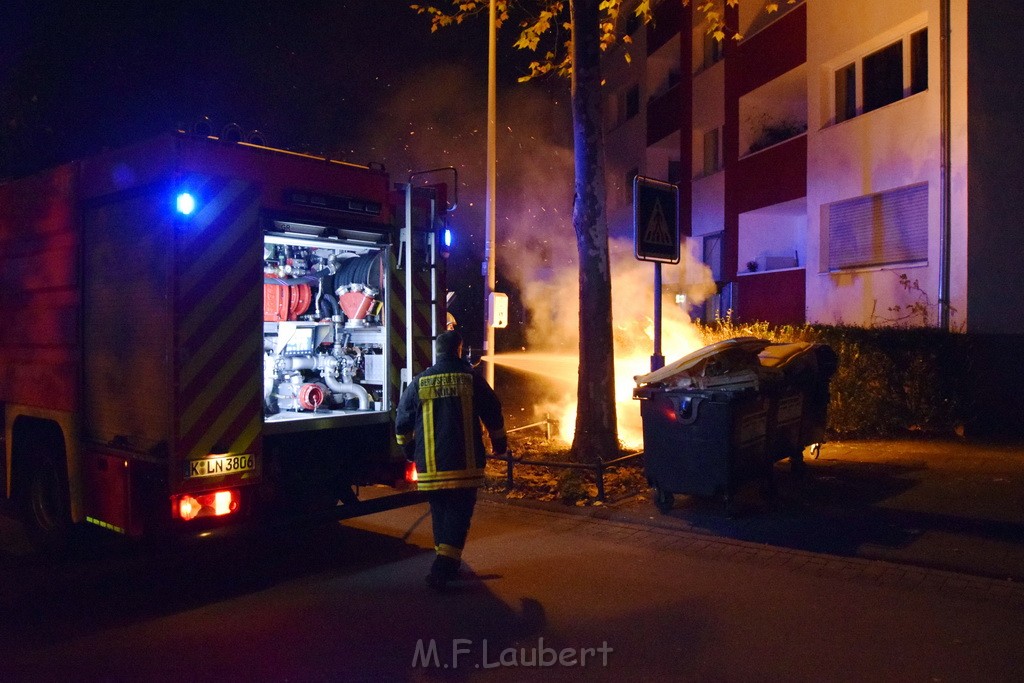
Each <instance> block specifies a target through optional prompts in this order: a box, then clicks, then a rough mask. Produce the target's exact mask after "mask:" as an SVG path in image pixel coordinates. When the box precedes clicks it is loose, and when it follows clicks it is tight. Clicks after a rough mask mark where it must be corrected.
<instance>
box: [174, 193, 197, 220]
mask: <svg viewBox="0 0 1024 683" xmlns="http://www.w3.org/2000/svg"><path fill="white" fill-rule="evenodd" d="M174 206H175V208H176V209H178V213H180V214H182V215H183V216H189V215H191V214H192V212H193V211H195V210H196V198H195V197H193V196H192V195H191V193H189V192H179V193H178V197H177V199H176V200H175V202H174Z"/></svg>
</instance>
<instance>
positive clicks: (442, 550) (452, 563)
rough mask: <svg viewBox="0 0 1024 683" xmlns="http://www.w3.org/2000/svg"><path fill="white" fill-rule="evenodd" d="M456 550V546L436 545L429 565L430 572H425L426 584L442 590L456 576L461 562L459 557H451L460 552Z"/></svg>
mask: <svg viewBox="0 0 1024 683" xmlns="http://www.w3.org/2000/svg"><path fill="white" fill-rule="evenodd" d="M458 550H459V549H458V548H454V547H451V546H446V545H444V544H442V545H440V546H438V547H437V556H436V557H435V558H434V563H433V564H432V565H430V573H429V574H427V585H428V586H430V587H431V588H433V589H434V590H437V591H442V590H444V589H445V588H447V587H448V584H449V583H450V582H451V581H454V580H455V579H456V577H458V574H459V565H461V564H462V562H461V560H460V559H459V558H457V557H452V555H455V554H461V553H459V552H458Z"/></svg>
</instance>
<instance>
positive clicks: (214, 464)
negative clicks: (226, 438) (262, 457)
mask: <svg viewBox="0 0 1024 683" xmlns="http://www.w3.org/2000/svg"><path fill="white" fill-rule="evenodd" d="M254 469H256V464H255V458H253V456H252V454H248V455H218V456H215V457H212V458H203V459H202V460H189V461H188V462H187V463H186V465H185V477H186V478H187V479H194V478H196V477H215V476H217V475H221V474H236V473H238V472H250V471H252V470H254Z"/></svg>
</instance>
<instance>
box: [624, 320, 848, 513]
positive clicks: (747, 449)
mask: <svg viewBox="0 0 1024 683" xmlns="http://www.w3.org/2000/svg"><path fill="white" fill-rule="evenodd" d="M782 347H786V348H782ZM829 358H832V359H834V358H835V354H833V353H831V349H830V348H829V347H827V346H823V345H820V344H807V343H801V344H786V345H778V344H771V343H770V342H768V341H766V340H763V339H757V338H753V337H739V338H736V339H728V340H725V341H722V342H718V343H716V344H712V345H710V346H706V347H704V348H702V349H699V350H697V351H695V352H693V353H691V354H688V355H687V356H684V357H683V358H680V359H679V360H678V361H676V362H674V363H672V364H670V365H667V366H665V367H664V368H662V369H661V370H657V371H655V372H652V373H649V374H647V375H641V376H638V377H636V378H635V379H636V383H637V386H636V388H635V389H634V392H633V397H634V398H636V399H639V400H640V415H641V418H642V420H643V433H644V468H645V474H646V476H647V480H648V482H649V483H650V485H651V486H652V487H653V489H654V499H655V505H657V507H658V509H659V510H661V511H662V512H667V511H668V510H670V509H671V508H672V505H673V502H674V499H673V497H674V495H675V494H685V495H694V496H706V497H719V498H721V500H722V501H723V503H725V505H726V507H727V508H729V506H730V505H731V501H732V498H733V495H734V494H735V493H736V491H737V489H738V488H739V487H740V486H741V485H743V484H744V483H746V482H749V481H752V480H758V481H761V482H762V483H763V484H764V485H765V486H766V488H767V490H768V491H769V492H771V493H773V492H774V489H773V482H772V471H773V465H774V463H775V462H776V461H778V460H781V459H783V458H792V459H793V461H794V463H796V462H797V461H800V462H802V453H803V449H804V447H805V446H807V445H810V444H811V443H820V441H821V440H822V439H823V437H824V428H825V416H826V411H827V406H828V377H830V376H831V373H832V371H834V369H835V364H834V362H832V364H831V366H829V363H828V360H829ZM830 367H831V369H830Z"/></svg>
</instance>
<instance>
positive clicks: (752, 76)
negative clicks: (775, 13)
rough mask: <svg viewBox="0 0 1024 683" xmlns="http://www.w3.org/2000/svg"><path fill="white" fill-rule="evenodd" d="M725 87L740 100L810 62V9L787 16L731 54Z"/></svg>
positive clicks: (800, 10) (728, 59)
mask: <svg viewBox="0 0 1024 683" xmlns="http://www.w3.org/2000/svg"><path fill="white" fill-rule="evenodd" d="M728 55H729V56H728V58H727V59H726V78H725V80H726V83H727V84H728V85H727V86H726V87H727V88H728V90H729V94H727V96H726V97H729V96H730V95H731V96H732V97H737V98H738V97H739V96H740V95H744V94H746V93H748V92H750V91H751V90H754V89H755V88H758V87H760V86H762V85H764V84H765V83H767V82H768V81H770V80H773V79H775V78H777V77H779V76H781V75H782V74H784V73H786V72H787V71H789V70H791V69H795V68H796V67H798V66H800V65H801V64H803V63H804V62H806V61H807V5H806V4H803V5H800V6H799V7H796V8H794V9H793V10H792V11H790V12H788V13H786V14H785V15H783V16H782V17H781V18H779V20H778V21H776V22H775V23H773V24H771V25H770V26H768V27H767V28H765V29H764V30H763V31H761V32H760V33H757V34H755V35H753V36H751V37H750V38H749V39H748V40H746V41H744V42H742V43H740V44H739V45H738V46H736V47H735V49H733V50H732V51H730V52H729V53H728Z"/></svg>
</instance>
